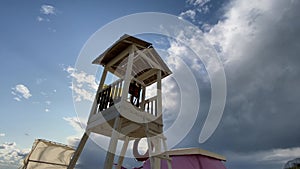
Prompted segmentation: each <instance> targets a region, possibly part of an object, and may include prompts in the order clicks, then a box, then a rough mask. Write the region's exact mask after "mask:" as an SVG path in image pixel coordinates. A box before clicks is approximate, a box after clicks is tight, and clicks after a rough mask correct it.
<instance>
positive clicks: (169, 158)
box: [155, 155, 172, 161]
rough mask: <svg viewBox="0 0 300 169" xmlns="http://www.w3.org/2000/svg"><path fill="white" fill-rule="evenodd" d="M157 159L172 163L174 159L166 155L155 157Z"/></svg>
mask: <svg viewBox="0 0 300 169" xmlns="http://www.w3.org/2000/svg"><path fill="white" fill-rule="evenodd" d="M155 157H157V158H161V159H165V160H168V161H172V158H171V157H167V156H165V155H158V156H155Z"/></svg>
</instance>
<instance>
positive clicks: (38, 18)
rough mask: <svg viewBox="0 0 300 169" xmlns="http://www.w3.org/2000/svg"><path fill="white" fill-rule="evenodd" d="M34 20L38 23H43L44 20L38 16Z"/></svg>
mask: <svg viewBox="0 0 300 169" xmlns="http://www.w3.org/2000/svg"><path fill="white" fill-rule="evenodd" d="M36 20H37V21H39V22H42V21H44V20H45V19H44V18H42V17H40V16H38V17H36Z"/></svg>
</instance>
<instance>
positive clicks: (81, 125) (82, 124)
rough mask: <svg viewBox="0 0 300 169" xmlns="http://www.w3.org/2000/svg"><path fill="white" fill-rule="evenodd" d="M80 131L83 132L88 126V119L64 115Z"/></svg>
mask: <svg viewBox="0 0 300 169" xmlns="http://www.w3.org/2000/svg"><path fill="white" fill-rule="evenodd" d="M63 119H64V120H65V121H67V122H68V123H69V124H70V125H71V126H72V127H73V128H74V129H75V131H77V132H78V133H83V132H84V130H85V128H86V120H84V119H79V118H78V117H63Z"/></svg>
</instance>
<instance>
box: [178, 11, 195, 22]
mask: <svg viewBox="0 0 300 169" xmlns="http://www.w3.org/2000/svg"><path fill="white" fill-rule="evenodd" d="M195 17H196V11H195V10H191V9H189V10H187V11H185V12H181V13H180V15H179V18H181V19H182V18H183V19H191V20H192V21H195Z"/></svg>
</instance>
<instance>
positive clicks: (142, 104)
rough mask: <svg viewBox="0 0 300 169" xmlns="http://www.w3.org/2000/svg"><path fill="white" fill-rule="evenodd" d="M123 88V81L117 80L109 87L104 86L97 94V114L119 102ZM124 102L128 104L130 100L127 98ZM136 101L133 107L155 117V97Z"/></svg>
mask: <svg viewBox="0 0 300 169" xmlns="http://www.w3.org/2000/svg"><path fill="white" fill-rule="evenodd" d="M136 83H138V82H136ZM123 87H124V80H123V79H118V80H116V81H114V82H113V83H111V84H109V85H105V86H104V88H103V89H102V90H101V91H100V92H99V94H98V98H97V113H99V112H101V111H104V110H106V109H108V108H110V107H111V106H113V105H114V104H116V103H118V102H119V101H121V97H122V92H123ZM126 101H127V102H129V103H130V102H131V101H130V98H127V99H126ZM138 101H139V103H138V104H135V105H133V106H135V107H136V108H137V109H139V110H140V111H143V112H146V113H149V114H151V115H153V116H157V96H153V97H151V98H148V99H147V100H144V101H143V100H140V99H139V100H138Z"/></svg>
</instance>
